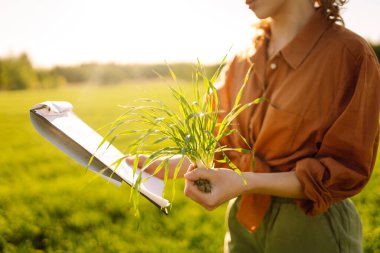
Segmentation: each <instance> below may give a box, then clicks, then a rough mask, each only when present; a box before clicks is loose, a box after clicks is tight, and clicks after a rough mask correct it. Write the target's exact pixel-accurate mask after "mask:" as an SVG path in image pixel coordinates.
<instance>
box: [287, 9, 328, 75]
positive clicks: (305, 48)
mask: <svg viewBox="0 0 380 253" xmlns="http://www.w3.org/2000/svg"><path fill="white" fill-rule="evenodd" d="M331 24H332V22H330V21H328V20H327V19H326V17H325V16H324V15H323V13H322V11H321V10H317V11H316V12H315V13H314V15H313V16H312V17H311V18H310V20H309V21H308V22H307V23H306V25H305V26H304V27H303V28H302V29H301V31H300V32H299V33H298V34H297V35H296V36H295V37H294V38H293V40H291V41H290V43H289V44H288V45H286V46H285V47H284V48H283V49H282V50H281V51H280V53H281V54H282V56H283V57H284V59H285V61H286V62H287V63H288V64H289V65H290V66H291V67H292V68H293V69H296V68H298V66H299V65H300V64H301V63H302V62H303V61H304V60H305V58H306V56H307V55H308V54H309V53H310V51H311V50H312V49H313V48H314V47H315V45H316V44H317V42H318V40H319V39H320V38H321V36H322V35H323V33H324V32H325V31H326V30H327V28H329V27H330V26H331Z"/></svg>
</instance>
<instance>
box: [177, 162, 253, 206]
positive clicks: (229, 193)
mask: <svg viewBox="0 0 380 253" xmlns="http://www.w3.org/2000/svg"><path fill="white" fill-rule="evenodd" d="M184 176H185V195H186V196H187V197H189V198H191V199H192V200H194V201H195V202H198V203H199V204H200V205H202V206H203V207H205V208H206V209H207V210H209V211H211V210H213V209H215V208H217V207H218V206H220V205H221V204H223V203H224V202H226V201H228V200H230V199H233V198H235V197H237V196H239V195H241V194H242V193H244V192H245V191H246V189H247V186H246V185H245V184H244V180H243V178H242V176H240V175H239V174H237V173H236V172H235V171H233V170H231V169H223V168H216V169H195V168H194V167H193V166H192V165H191V166H190V167H189V170H188V172H187V173H186V174H185V175H184ZM198 179H207V180H208V181H209V182H210V183H211V187H212V189H211V192H210V193H205V192H202V191H200V190H199V189H198V188H197V186H196V185H195V184H194V181H196V180H198Z"/></svg>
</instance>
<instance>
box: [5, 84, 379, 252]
mask: <svg viewBox="0 0 380 253" xmlns="http://www.w3.org/2000/svg"><path fill="white" fill-rule="evenodd" d="M165 87H166V88H165ZM188 88H189V92H192V90H191V89H192V88H191V86H189V87H188ZM184 92H187V88H186V89H185V90H184ZM169 93H170V91H169V89H167V86H166V85H165V84H163V83H161V82H153V83H144V82H140V83H126V84H123V85H115V86H107V87H101V86H91V85H88V86H80V87H79V86H78V87H69V88H62V89H52V90H29V91H14V92H1V93H0V141H1V145H0V168H1V169H0V185H1V187H0V252H222V250H223V236H224V232H225V229H224V215H225V214H224V212H225V207H226V206H225V205H223V206H221V207H219V208H218V209H216V210H215V211H213V212H208V211H205V210H204V209H203V208H201V207H200V206H199V205H197V204H195V203H194V202H192V201H190V200H189V199H187V198H185V197H184V196H183V195H182V194H180V192H181V191H182V190H183V188H182V187H183V182H182V181H179V182H178V183H177V186H176V187H177V193H178V194H176V197H175V200H174V207H173V208H172V210H171V213H170V215H169V216H165V215H162V213H161V212H160V211H159V210H158V209H157V208H156V207H155V206H153V205H152V204H151V203H150V202H148V201H147V200H145V199H141V201H140V208H141V209H140V210H141V219H140V220H138V219H136V218H135V217H134V211H133V208H132V205H131V203H130V202H129V201H128V199H129V188H128V187H127V186H122V187H121V188H117V187H115V186H114V185H112V184H108V183H107V182H106V181H104V180H102V179H100V178H95V180H93V179H94V176H93V175H94V174H91V173H86V171H85V169H84V168H83V167H81V166H80V165H78V164H76V162H75V161H73V160H71V159H70V158H69V157H67V156H66V155H65V154H63V153H62V152H61V151H59V150H58V149H57V148H55V147H54V146H53V145H51V144H50V143H48V142H47V141H46V140H45V139H44V138H43V137H41V136H40V135H39V134H38V133H37V131H36V130H34V129H33V126H32V125H31V123H30V120H29V115H28V110H29V108H30V107H31V106H32V105H34V104H36V103H39V102H41V101H45V100H68V101H70V102H71V103H72V104H73V105H74V108H75V112H76V113H77V114H78V115H79V116H80V117H81V118H82V119H83V120H84V121H85V122H87V123H88V124H89V125H90V126H92V127H94V128H95V129H96V128H99V127H101V126H103V125H105V124H106V123H108V122H110V121H112V120H113V119H114V118H115V117H117V116H118V115H120V114H121V113H122V111H123V109H122V108H119V107H117V105H119V104H127V103H129V102H130V101H132V100H133V99H135V98H138V97H150V98H157V99H162V98H166V97H168V98H170V95H168V94H169ZM167 102H168V103H169V104H170V103H172V101H171V100H168V101H167ZM173 102H174V101H173ZM379 166H380V164H379V163H377V164H376V169H375V171H374V174H373V177H372V179H371V181H370V182H369V184H368V186H367V187H366V188H365V189H364V190H363V192H361V193H360V194H359V195H358V196H355V197H354V198H353V201H354V202H355V204H356V205H357V207H358V210H359V212H360V214H361V216H362V220H363V226H364V239H365V252H366V253H369V252H374V253H376V252H380V215H379V214H378V208H379V206H380V189H379V187H378V186H377V182H378V180H379V176H380V174H379V173H380V172H379V171H378V168H379Z"/></svg>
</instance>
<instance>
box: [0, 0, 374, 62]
mask: <svg viewBox="0 0 380 253" xmlns="http://www.w3.org/2000/svg"><path fill="white" fill-rule="evenodd" d="M379 10H380V1H378V0H366V5H363V4H362V3H360V2H359V1H358V0H356V1H355V0H352V1H350V2H349V4H348V6H347V10H346V11H345V12H344V17H345V19H346V25H347V27H348V28H351V29H352V30H354V31H355V32H357V33H359V34H361V35H362V36H364V37H365V38H366V39H369V40H371V41H374V42H378V41H379V40H380V31H379V30H378V29H373V28H371V25H369V23H370V22H372V23H377V24H379V23H380V19H379V16H380V15H377V13H376V11H379ZM375 19H377V20H375ZM255 20H256V18H255V17H254V15H253V13H251V12H250V11H249V10H248V9H247V8H246V6H245V4H244V1H242V0H241V1H232V0H218V1H217V0H191V1H190V0H186V1H185V0H160V1H157V0H146V1H135V0H133V1H132V0H92V1H90V0H64V1H53V0H33V1H28V0H0V30H1V31H2V32H1V35H0V36H1V38H0V57H3V56H9V55H16V54H19V53H21V52H27V53H28V54H29V56H30V57H31V59H32V60H33V63H34V64H35V65H37V66H46V67H49V66H52V65H55V64H64V65H68V64H79V63H82V62H94V61H96V62H116V63H147V62H148V63H151V62H155V63H163V62H164V61H165V60H166V61H168V62H194V61H195V60H196V58H197V57H198V58H200V59H201V61H202V62H203V63H215V62H218V61H219V60H220V59H221V58H222V57H223V56H224V54H226V53H227V52H228V50H229V48H230V47H232V50H231V51H232V53H233V52H235V51H237V50H239V48H242V47H244V46H245V45H248V44H249V42H250V39H251V36H252V29H251V24H252V23H254V22H255ZM232 53H231V54H232Z"/></svg>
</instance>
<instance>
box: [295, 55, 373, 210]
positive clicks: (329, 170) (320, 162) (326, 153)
mask: <svg viewBox="0 0 380 253" xmlns="http://www.w3.org/2000/svg"><path fill="white" fill-rule="evenodd" d="M355 72H356V76H355V77H354V78H353V81H351V82H350V83H349V84H348V85H347V86H346V88H345V89H344V92H341V93H342V95H340V96H339V97H340V98H339V101H338V106H337V108H339V110H338V113H337V116H336V117H335V120H334V121H333V123H332V124H331V126H330V127H329V129H328V130H327V132H326V134H325V135H324V138H323V140H322V143H321V145H320V149H319V152H318V153H317V155H316V156H315V157H311V158H305V159H302V160H299V161H298V162H297V163H296V167H295V173H296V175H297V177H298V179H299V181H300V182H301V185H302V187H303V191H304V194H305V196H306V198H307V199H306V200H299V201H297V204H298V206H299V207H300V208H301V209H302V210H303V211H304V212H305V213H306V214H309V215H317V214H320V213H322V212H324V211H325V210H327V209H328V208H329V206H330V205H331V204H332V203H334V202H337V201H339V200H342V199H345V198H348V197H351V196H353V195H355V194H357V193H358V192H360V191H361V189H362V188H363V187H364V186H365V184H366V183H367V182H368V180H369V177H370V175H371V173H372V169H373V167H374V163H375V159H376V154H377V148H378V139H379V107H380V106H379V103H380V102H379V100H380V89H379V88H380V87H379V86H380V70H379V65H378V62H377V60H376V59H375V57H374V56H373V55H364V56H363V57H362V60H361V61H359V64H358V67H357V71H355Z"/></svg>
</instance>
